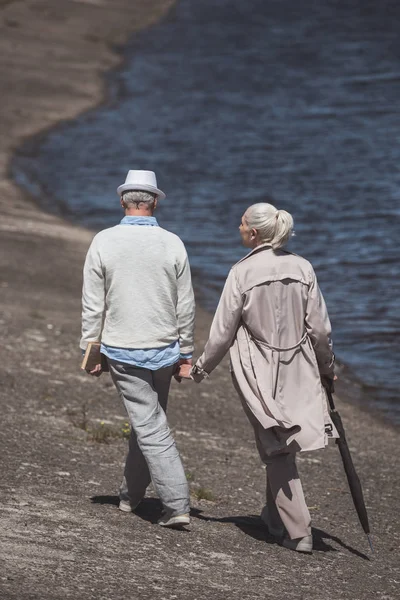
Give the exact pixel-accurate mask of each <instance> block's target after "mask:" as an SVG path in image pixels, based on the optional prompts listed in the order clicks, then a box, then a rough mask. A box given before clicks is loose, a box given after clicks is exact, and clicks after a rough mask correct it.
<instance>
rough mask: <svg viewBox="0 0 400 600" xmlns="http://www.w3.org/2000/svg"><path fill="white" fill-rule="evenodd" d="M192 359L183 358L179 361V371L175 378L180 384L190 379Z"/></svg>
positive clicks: (176, 372)
mask: <svg viewBox="0 0 400 600" xmlns="http://www.w3.org/2000/svg"><path fill="white" fill-rule="evenodd" d="M192 362H193V361H192V359H191V358H181V359H180V360H179V363H178V366H177V369H176V371H175V374H174V378H175V379H176V381H177V382H178V383H180V382H181V381H182V379H190V375H189V373H190V369H191V368H192Z"/></svg>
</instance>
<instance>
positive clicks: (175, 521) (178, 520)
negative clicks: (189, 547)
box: [157, 513, 190, 529]
mask: <svg viewBox="0 0 400 600" xmlns="http://www.w3.org/2000/svg"><path fill="white" fill-rule="evenodd" d="M157 523H158V524H159V525H161V527H171V528H174V529H180V528H181V527H183V526H184V525H189V523H190V516H189V513H185V514H183V515H176V516H175V517H171V516H170V515H169V514H168V513H164V514H163V515H162V516H161V517H160V518H159V519H158V521H157Z"/></svg>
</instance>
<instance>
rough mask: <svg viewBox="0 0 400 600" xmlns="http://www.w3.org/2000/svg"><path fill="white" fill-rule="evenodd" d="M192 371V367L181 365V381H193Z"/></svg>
mask: <svg viewBox="0 0 400 600" xmlns="http://www.w3.org/2000/svg"><path fill="white" fill-rule="evenodd" d="M191 369H192V365H186V364H184V365H181V366H180V367H179V371H178V375H179V377H180V378H181V379H191V377H190V371H191Z"/></svg>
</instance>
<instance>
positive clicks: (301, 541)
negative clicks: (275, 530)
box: [282, 535, 313, 554]
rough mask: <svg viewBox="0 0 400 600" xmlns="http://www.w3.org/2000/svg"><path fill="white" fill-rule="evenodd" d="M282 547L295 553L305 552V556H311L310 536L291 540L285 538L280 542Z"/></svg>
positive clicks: (311, 542) (311, 544)
mask: <svg viewBox="0 0 400 600" xmlns="http://www.w3.org/2000/svg"><path fill="white" fill-rule="evenodd" d="M282 546H284V547H285V548H288V549H289V550H295V551H296V552H305V553H306V554H312V549H313V539H312V535H306V536H305V537H303V538H296V539H294V540H291V539H290V538H288V537H285V538H284V539H283V540H282Z"/></svg>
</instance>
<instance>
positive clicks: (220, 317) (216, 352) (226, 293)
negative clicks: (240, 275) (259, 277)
mask: <svg viewBox="0 0 400 600" xmlns="http://www.w3.org/2000/svg"><path fill="white" fill-rule="evenodd" d="M243 302H244V298H243V295H242V293H241V291H240V289H239V286H238V282H237V279H236V275H235V271H234V269H231V271H230V273H229V275H228V278H227V280H226V282H225V286H224V289H223V291H222V295H221V298H220V301H219V304H218V307H217V310H216V312H215V315H214V319H213V322H212V324H211V329H210V335H209V338H208V342H207V343H206V345H205V348H204V352H203V354H202V355H201V356H200V358H199V360H198V361H197V362H196V365H195V368H194V372H193V373H192V376H193V378H194V379H195V380H201V379H202V378H203V376H205V375H207V374H208V373H211V371H213V370H214V369H215V367H216V366H217V365H218V364H219V363H220V362H221V360H222V359H223V358H224V356H225V354H226V353H227V352H228V350H229V348H230V346H231V345H232V342H233V340H234V337H235V335H236V331H237V328H238V326H239V323H240V319H241V317H242V309H243ZM196 371H197V372H198V373H199V377H196Z"/></svg>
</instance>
